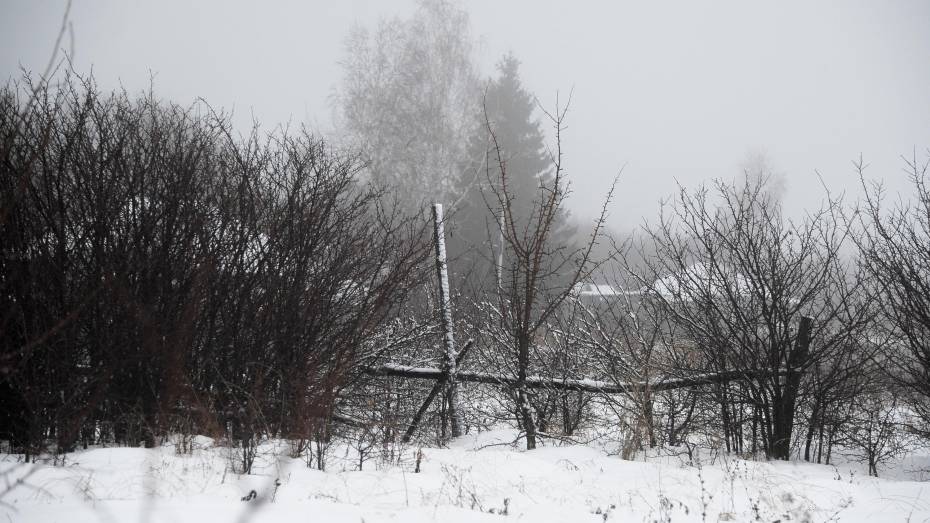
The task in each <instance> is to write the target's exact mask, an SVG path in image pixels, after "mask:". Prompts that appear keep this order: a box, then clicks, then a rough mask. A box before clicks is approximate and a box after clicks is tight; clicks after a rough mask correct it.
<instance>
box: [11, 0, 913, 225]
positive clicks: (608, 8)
mask: <svg viewBox="0 0 930 523" xmlns="http://www.w3.org/2000/svg"><path fill="white" fill-rule="evenodd" d="M64 3H65V2H64V1H51V0H49V1H33V0H0V79H2V80H4V81H5V80H7V79H8V78H16V77H18V76H19V72H18V71H19V68H20V67H25V68H26V69H29V70H33V71H36V72H40V71H41V70H42V69H44V67H45V64H46V62H47V61H48V58H49V56H50V54H51V52H52V47H53V43H54V39H55V36H56V34H57V32H58V27H59V25H60V22H61V15H62V12H63V6H64ZM465 5H466V7H467V9H468V11H469V12H470V13H471V23H472V31H473V33H474V34H475V35H476V36H478V37H480V39H481V46H480V49H479V50H478V56H477V58H478V60H479V63H480V64H481V66H482V69H483V72H484V73H486V74H491V73H493V65H494V63H495V62H496V61H497V59H498V58H499V57H500V56H501V55H502V54H503V53H505V52H507V51H513V53H514V54H515V55H516V56H517V57H518V58H519V59H520V60H521V61H522V63H523V67H522V74H523V78H524V81H525V84H526V86H527V87H528V88H529V89H530V90H531V91H533V92H534V93H535V94H536V95H537V96H538V97H539V98H540V100H541V101H542V102H543V103H544V104H547V105H548V106H552V105H553V104H554V102H555V97H556V93H560V95H561V98H562V99H563V100H564V99H565V97H566V96H567V94H568V92H569V91H571V90H574V98H573V100H572V108H571V111H570V112H569V116H568V121H567V123H568V129H567V132H566V134H565V139H564V142H563V149H564V150H565V152H566V158H565V162H566V166H567V170H568V173H569V176H570V179H571V180H572V183H573V188H574V194H573V195H572V197H571V198H570V200H569V206H570V208H572V210H573V212H575V214H576V215H578V216H582V217H590V216H592V215H593V214H594V213H595V212H596V209H597V207H598V206H599V204H600V201H601V200H602V199H603V193H604V191H605V189H606V187H607V185H608V184H609V182H610V180H611V179H612V178H613V176H614V175H615V174H616V173H617V172H618V171H619V170H620V168H621V167H622V166H624V165H625V166H626V167H625V170H624V174H623V176H622V178H621V182H620V185H619V188H618V192H617V195H616V198H615V202H614V204H613V205H612V206H611V215H612V219H611V224H612V225H613V226H615V227H618V228H629V227H632V226H635V225H637V224H639V223H640V222H641V221H642V220H643V218H646V219H653V218H654V217H655V216H656V214H657V212H658V201H659V199H660V198H663V197H665V196H668V195H669V194H671V193H672V192H673V191H674V189H675V181H676V180H678V181H680V182H681V183H683V184H684V185H686V186H695V185H697V184H698V183H700V182H701V181H703V180H707V179H709V178H711V177H714V176H724V177H734V176H736V175H738V173H739V172H740V168H741V165H743V164H744V163H745V162H746V161H747V158H749V157H752V156H756V155H759V154H764V155H765V156H766V157H767V158H768V161H769V163H770V164H771V165H772V166H773V167H774V168H775V170H776V171H778V172H780V173H782V174H783V175H784V181H785V186H786V192H785V201H786V205H787V206H788V209H789V211H790V212H792V213H794V214H797V213H799V212H801V210H802V209H803V208H805V207H810V206H815V205H817V204H818V202H819V201H820V199H821V197H822V195H823V191H822V189H821V188H820V182H819V180H818V179H817V177H816V175H815V171H819V172H820V174H821V175H822V177H823V179H824V181H825V182H826V184H827V185H828V186H829V187H830V188H831V189H832V190H833V191H835V192H841V191H844V190H846V191H848V192H850V193H852V194H856V193H857V186H858V179H857V178H856V175H855V172H854V170H853V167H852V160H854V159H856V158H857V157H858V156H859V155H860V154H862V155H863V156H864V158H865V160H866V162H868V163H870V164H871V167H870V169H869V171H868V172H867V174H869V175H870V176H872V177H874V178H880V179H884V180H885V183H886V184H887V185H888V186H889V187H890V188H891V189H894V190H897V189H901V188H904V187H905V185H904V180H905V175H904V173H903V171H902V169H901V168H902V166H903V164H902V162H901V160H900V158H899V156H900V155H902V154H904V155H911V154H912V152H913V151H914V149H915V148H916V150H917V154H918V156H920V155H924V157H926V154H927V153H926V151H927V148H928V147H930V2H925V1H916V0H915V1H910V2H867V1H855V2H854V1H844V2H770V3H768V4H767V5H761V3H760V2H736V1H733V2H706V3H705V2H687V1H682V2H661V3H659V2H648V3H647V2H641V3H632V2H622V3H621V2H593V1H592V2H572V3H571V4H570V3H568V2H548V3H544V2H538V1H532V0H519V1H516V0H508V1H506V2H500V1H494V0H473V1H471V2H468V3H467V4H465ZM570 6H571V7H570ZM413 9H414V3H413V1H412V0H405V1H395V2H386V1H385V2H381V1H376V0H351V1H330V2H322V1H303V2H299V1H292V2H277V1H269V2H245V1H226V0H223V1H221V0H211V1H196V2H193V1H191V2H188V1H182V0H170V1H164V0H163V1H158V2H155V1H152V2H141V1H120V0H94V1H90V0H86V1H82V0H75V2H74V6H73V8H72V13H71V19H72V21H73V29H74V55H75V56H74V59H75V60H74V62H75V68H76V69H77V70H78V71H79V72H85V73H86V72H87V71H89V70H90V68H91V66H92V67H93V72H94V76H95V77H96V79H97V81H98V84H99V85H100V86H101V87H103V88H107V89H110V88H115V87H119V86H123V87H125V88H126V89H128V90H129V91H131V92H132V91H138V90H141V89H144V88H146V87H147V86H148V84H149V79H150V76H151V77H153V78H154V85H155V91H156V93H157V94H158V95H160V96H162V97H165V98H170V99H172V100H174V101H176V102H179V103H183V104H189V103H192V102H193V101H194V100H195V99H196V98H197V97H204V98H205V99H207V100H208V101H209V102H210V103H211V104H212V105H214V106H222V107H226V108H235V112H236V121H237V123H239V124H240V125H244V124H245V123H246V122H248V121H250V120H251V119H252V118H253V116H254V117H255V118H257V119H258V120H259V121H261V122H262V123H263V124H264V125H265V126H266V127H270V126H272V125H275V124H279V123H286V122H287V121H290V122H292V123H300V122H308V123H310V124H311V126H312V127H313V128H315V129H316V130H318V131H319V132H321V133H326V132H329V131H330V130H331V125H332V124H331V108H330V101H329V97H330V95H331V93H332V90H333V88H334V87H335V86H336V84H338V82H339V80H340V70H339V67H338V65H337V62H338V61H339V60H340V59H341V58H342V56H343V40H344V37H345V36H346V34H347V33H348V31H349V29H350V28H351V26H352V24H354V23H360V24H363V25H367V26H369V27H371V26H373V25H374V24H375V23H376V22H377V20H378V18H379V17H381V16H390V15H395V14H398V15H408V14H409V13H411V12H412V11H413ZM63 47H65V48H66V49H70V47H71V44H70V41H69V38H67V37H66V38H65V41H64V42H63Z"/></svg>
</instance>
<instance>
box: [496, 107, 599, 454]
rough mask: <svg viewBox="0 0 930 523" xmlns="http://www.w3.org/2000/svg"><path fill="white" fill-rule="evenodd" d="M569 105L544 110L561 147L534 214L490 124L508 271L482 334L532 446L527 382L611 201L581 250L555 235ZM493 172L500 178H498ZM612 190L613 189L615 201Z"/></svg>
mask: <svg viewBox="0 0 930 523" xmlns="http://www.w3.org/2000/svg"><path fill="white" fill-rule="evenodd" d="M567 109H568V106H567V105H566V106H565V107H559V106H558V104H557V106H556V111H555V112H554V113H548V112H547V113H546V115H547V117H548V118H549V121H550V122H551V123H552V126H553V129H554V135H555V136H554V139H555V148H554V151H552V153H551V161H552V173H553V174H552V177H551V179H550V180H544V179H540V180H539V185H538V188H537V191H536V197H535V199H534V200H533V201H532V203H531V205H530V208H529V209H528V212H525V213H524V212H522V211H523V209H522V208H518V207H517V200H516V197H515V195H514V194H513V193H512V189H511V180H510V178H509V177H508V175H509V171H508V168H507V151H506V150H505V149H503V148H502V146H501V144H500V142H498V140H497V138H496V134H495V129H494V128H493V125H492V122H491V121H490V120H488V121H487V122H486V125H487V128H488V133H489V135H490V136H491V142H492V150H491V154H492V156H493V158H494V163H493V165H494V169H493V170H492V169H490V168H488V170H487V173H488V176H489V179H488V182H489V183H488V187H490V194H489V195H488V197H487V201H488V202H489V210H490V211H491V214H492V215H495V216H503V220H502V225H503V241H504V245H503V247H504V249H503V251H504V254H503V268H502V271H501V282H500V287H499V291H498V293H497V296H496V298H494V301H488V302H486V303H484V304H483V306H482V307H481V308H482V310H483V311H484V313H485V314H486V316H485V323H484V324H483V328H484V329H485V332H484V333H483V334H484V338H485V340H486V342H487V343H489V344H490V345H491V346H493V347H494V350H495V351H497V354H498V355H500V356H501V357H502V359H501V360H500V363H501V364H503V365H505V367H504V368H505V369H507V370H508V371H509V372H512V373H513V374H514V375H515V377H516V381H515V384H514V386H513V388H512V393H513V398H514V400H515V408H516V411H517V414H518V420H519V423H520V425H521V426H522V429H523V431H525V434H526V447H527V449H533V448H536V443H537V441H536V440H537V422H536V416H535V413H534V409H533V407H532V404H531V397H530V396H531V395H530V392H529V390H528V388H527V383H526V379H527V376H529V373H530V371H531V370H532V369H533V363H534V361H537V362H538V361H539V357H538V356H539V353H540V345H541V344H542V343H543V337H544V335H545V333H546V331H547V330H548V329H549V320H550V319H552V318H553V315H554V314H555V313H556V311H557V310H558V309H559V307H561V305H562V304H563V302H564V301H565V299H566V298H567V297H568V296H569V294H570V293H571V290H572V288H573V287H574V285H575V284H576V283H578V282H579V281H581V280H583V279H585V278H586V277H587V276H588V275H589V274H590V273H591V271H592V270H593V269H594V268H595V263H594V262H593V260H592V258H591V252H592V249H593V246H594V244H595V243H596V242H597V241H598V239H599V236H600V233H601V228H602V227H603V223H604V218H605V215H606V206H607V204H606V202H605V204H604V208H603V209H602V211H601V215H600V217H599V218H598V220H597V221H596V223H595V226H594V230H593V231H592V234H591V238H590V240H589V241H588V243H587V244H586V245H585V246H583V247H575V248H573V247H570V246H567V245H565V244H560V243H558V242H556V241H555V240H554V233H555V228H554V226H555V224H556V223H557V218H558V217H559V213H560V212H561V207H562V205H563V203H564V201H565V198H566V196H567V194H568V184H567V181H566V180H565V171H564V168H563V165H562V161H563V156H562V149H561V133H562V131H563V129H564V119H565V114H566V111H567ZM491 173H495V174H496V175H497V176H499V179H492V178H490V176H492V174H491ZM612 192H613V189H612V188H611V191H610V192H609V193H608V195H607V198H606V200H607V201H609V200H610V197H611V194H612Z"/></svg>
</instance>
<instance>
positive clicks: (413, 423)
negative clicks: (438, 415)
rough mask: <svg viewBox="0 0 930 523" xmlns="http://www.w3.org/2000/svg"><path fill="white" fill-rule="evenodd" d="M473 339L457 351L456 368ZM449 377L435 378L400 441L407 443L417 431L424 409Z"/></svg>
mask: <svg viewBox="0 0 930 523" xmlns="http://www.w3.org/2000/svg"><path fill="white" fill-rule="evenodd" d="M473 343H474V340H468V341H467V342H465V346H464V347H462V350H460V351H459V353H458V355H457V356H456V357H455V366H456V368H458V365H459V363H462V360H463V359H464V358H465V354H466V353H467V352H468V349H470V348H471V346H472V344H473ZM448 379H449V377H448V376H443V377H441V378H440V379H438V380H436V383H435V384H434V385H433V388H432V389H430V391H429V394H427V395H426V399H425V400H423V404H422V405H420V408H419V409H418V410H417V413H416V414H414V416H413V419H412V420H410V425H407V431H406V432H404V437H403V438H401V441H402V442H404V443H409V442H410V440H411V439H412V438H413V435H414V433H416V431H417V427H418V426H419V425H420V421H421V420H422V419H423V415H424V414H426V409H428V408H429V406H430V404H431V403H433V400H434V399H436V396H437V395H438V394H439V391H440V390H441V389H444V388H445V387H446V383H447V382H448Z"/></svg>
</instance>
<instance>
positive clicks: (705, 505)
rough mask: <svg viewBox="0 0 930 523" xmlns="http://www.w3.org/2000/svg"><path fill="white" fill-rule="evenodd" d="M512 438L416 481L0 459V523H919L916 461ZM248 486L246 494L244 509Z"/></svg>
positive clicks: (118, 452) (922, 489)
mask: <svg viewBox="0 0 930 523" xmlns="http://www.w3.org/2000/svg"><path fill="white" fill-rule="evenodd" d="M512 440H513V434H512V433H511V432H507V431H500V432H490V433H483V434H481V435H480V436H477V437H475V436H466V437H464V438H461V439H459V440H457V441H456V442H454V444H453V445H451V447H450V448H447V449H433V448H424V449H423V450H422V453H423V454H422V461H421V464H420V468H421V471H420V472H419V473H414V467H415V463H414V459H415V458H414V455H415V453H416V449H408V450H407V451H406V452H405V454H404V457H403V458H402V459H400V460H397V461H395V462H394V463H392V464H388V463H385V462H383V461H378V460H377V459H374V458H373V459H372V460H369V461H368V462H366V463H365V470H363V471H357V470H355V469H356V468H357V457H356V456H354V455H353V454H352V452H351V451H350V450H349V449H348V448H335V449H334V450H333V451H332V452H331V454H330V458H329V460H328V465H329V470H328V471H327V472H320V471H318V470H312V469H309V468H307V466H306V464H305V463H304V462H303V461H302V460H300V459H291V458H288V457H286V456H287V447H286V445H285V444H283V443H281V444H277V445H275V444H268V445H266V446H264V447H263V448H262V449H261V450H262V451H261V452H260V456H259V458H258V460H257V462H256V467H255V472H256V473H255V474H253V475H236V474H234V473H232V472H230V467H229V460H228V450H227V449H224V448H221V447H215V446H213V445H212V442H211V441H210V440H209V439H207V438H198V440H197V441H198V443H199V445H198V446H199V448H198V449H197V450H195V451H194V452H193V453H192V454H190V455H177V454H176V453H175V451H174V449H173V448H172V447H170V446H166V447H163V448H159V449H151V450H146V449H139V448H99V449H92V450H87V451H80V452H75V453H73V454H70V455H68V456H67V459H66V461H65V463H64V464H63V465H62V464H58V465H57V466H55V465H54V464H51V463H49V464H38V465H31V464H30V465H24V464H22V463H21V461H20V462H17V457H16V456H9V455H0V467H2V469H0V470H2V478H0V481H2V484H0V491H5V494H4V495H3V497H2V499H0V501H2V505H0V522H3V521H12V522H19V521H23V522H53V521H58V522H63V523H64V522H67V523H72V522H73V523H77V522H85V521H86V522H98V521H104V522H107V521H114V522H123V521H149V522H171V523H181V522H188V521H190V522H198V523H207V522H227V521H228V522H235V521H255V522H260V521H267V522H271V521H274V522H290V521H294V522H296V521H302V522H303V521H334V522H342V521H347V522H349V521H351V522H353V523H358V522H360V521H364V522H368V523H371V522H381V521H393V522H408V521H410V522H417V521H443V522H444V523H452V522H459V521H502V520H504V518H509V519H512V520H515V521H532V522H540V523H541V522H549V521H565V522H575V521H579V522H581V521H592V522H595V521H650V522H651V521H769V522H771V521H776V520H778V521H816V522H822V521H866V522H870V523H876V522H883V521H912V522H919V521H930V482H921V480H927V479H930V457H927V456H920V455H913V454H912V455H911V456H910V457H909V458H908V459H907V460H902V461H898V462H896V463H894V464H891V466H890V467H886V468H885V469H884V470H880V472H882V473H885V474H886V475H888V476H889V477H891V478H894V479H885V478H882V479H876V478H870V477H868V476H866V475H865V472H864V471H865V469H864V468H863V466H861V465H859V464H855V463H854V464H849V465H844V466H840V467H833V466H823V465H812V464H807V463H797V462H785V463H772V462H768V463H767V462H760V461H746V460H742V459H737V458H734V457H730V456H724V455H720V454H717V455H714V454H711V453H707V452H705V453H704V454H703V456H702V459H700V460H696V461H698V464H696V465H694V466H692V465H688V458H687V455H686V454H685V453H681V454H676V453H674V452H671V451H669V450H665V451H663V452H662V453H661V455H652V456H650V457H648V458H647V457H644V456H640V459H639V460H637V461H624V460H621V459H620V458H619V457H617V456H613V455H610V454H609V453H606V452H604V451H603V450H599V449H598V448H595V447H591V446H558V447H545V448H540V449H537V450H534V451H530V452H525V451H519V450H515V449H514V448H513V447H511V446H510V445H507V444H506V443H509V442H511V441H512ZM20 480H21V482H19V481H20ZM17 482H19V483H17ZM252 490H255V491H256V493H257V498H256V499H254V500H252V501H243V498H244V497H247V496H248V494H249V492H250V491H252Z"/></svg>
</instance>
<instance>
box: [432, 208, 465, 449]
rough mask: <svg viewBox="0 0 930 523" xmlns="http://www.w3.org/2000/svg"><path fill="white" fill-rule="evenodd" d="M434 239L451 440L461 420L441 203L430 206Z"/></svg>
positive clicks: (460, 424)
mask: <svg viewBox="0 0 930 523" xmlns="http://www.w3.org/2000/svg"><path fill="white" fill-rule="evenodd" d="M433 222H434V229H433V231H434V233H435V234H434V237H435V243H436V273H437V275H438V277H439V308H440V312H441V317H442V328H443V331H444V340H443V341H444V345H445V349H446V352H445V355H444V356H445V357H444V358H443V371H444V372H445V373H446V375H447V376H448V377H447V378H446V387H445V388H446V391H445V396H446V405H448V408H449V421H450V424H451V428H452V437H453V438H457V437H459V436H461V435H462V420H461V418H460V413H459V409H458V398H457V397H456V388H457V387H456V382H455V370H456V364H455V327H454V325H453V323H452V296H451V295H450V293H449V269H448V263H447V261H446V234H445V230H444V228H443V216H442V204H441V203H434V204H433Z"/></svg>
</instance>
